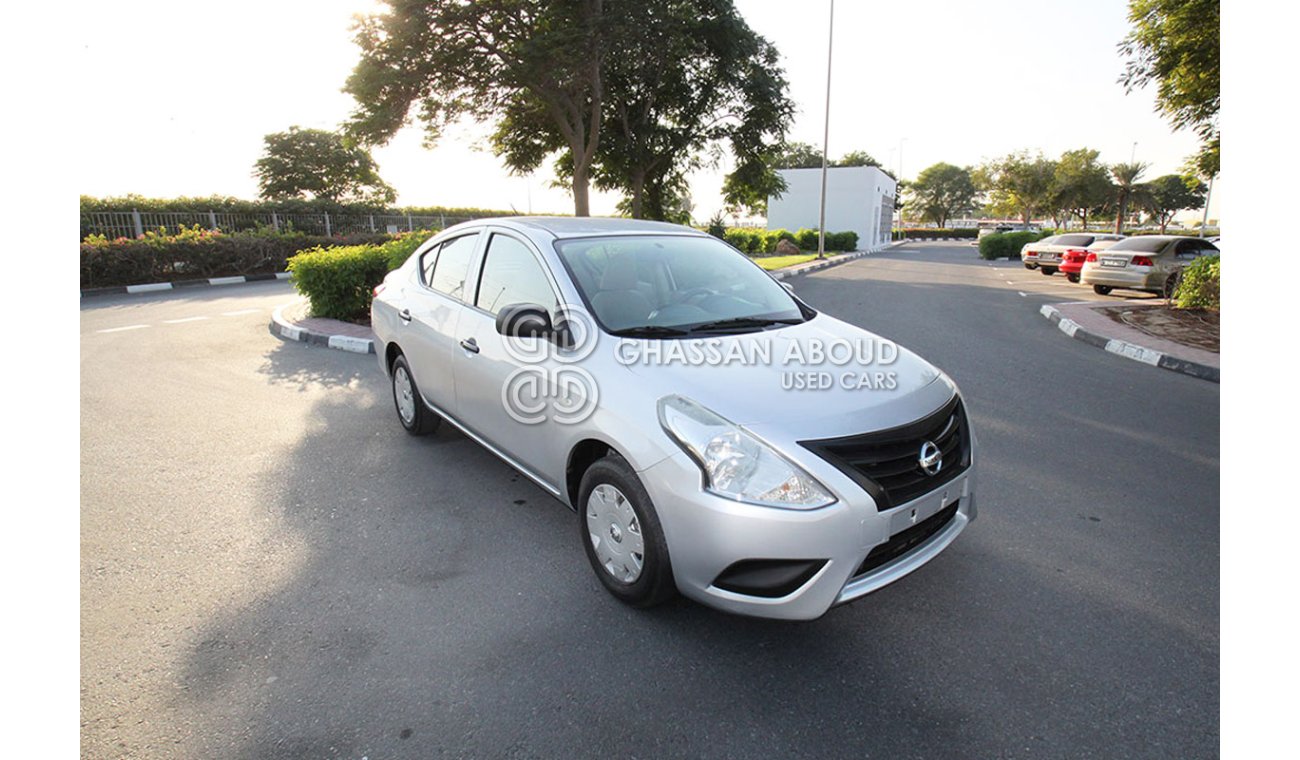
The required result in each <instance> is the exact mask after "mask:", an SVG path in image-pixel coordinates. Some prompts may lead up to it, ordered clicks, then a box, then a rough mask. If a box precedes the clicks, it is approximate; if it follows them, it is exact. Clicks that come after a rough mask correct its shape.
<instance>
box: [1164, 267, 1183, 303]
mask: <svg viewBox="0 0 1300 760" xmlns="http://www.w3.org/2000/svg"><path fill="white" fill-rule="evenodd" d="M1182 279H1183V272H1182V270H1181V269H1180V270H1178V271H1177V272H1174V273H1173V274H1171V275H1169V279H1167V280H1165V288H1164V292H1163V293H1162V294H1161V295H1163V296H1164V297H1165V298H1173V297H1174V291H1176V290H1178V283H1180V282H1182Z"/></svg>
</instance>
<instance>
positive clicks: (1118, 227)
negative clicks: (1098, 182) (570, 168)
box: [1115, 193, 1128, 235]
mask: <svg viewBox="0 0 1300 760" xmlns="http://www.w3.org/2000/svg"><path fill="white" fill-rule="evenodd" d="M1127 207H1128V193H1120V196H1119V213H1117V214H1115V234H1116V235H1120V234H1123V232H1124V212H1125V211H1126V210H1127Z"/></svg>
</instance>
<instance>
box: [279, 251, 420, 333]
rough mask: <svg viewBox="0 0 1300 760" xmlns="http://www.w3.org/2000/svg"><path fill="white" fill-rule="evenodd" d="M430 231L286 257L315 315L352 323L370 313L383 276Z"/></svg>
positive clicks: (394, 267)
mask: <svg viewBox="0 0 1300 760" xmlns="http://www.w3.org/2000/svg"><path fill="white" fill-rule="evenodd" d="M432 234H433V233H431V232H429V231H427V230H421V231H419V232H412V233H409V234H406V235H402V236H399V237H397V238H394V239H393V240H390V241H388V242H387V243H383V244H381V245H349V246H335V247H333V248H324V247H318V248H313V249H311V250H307V251H303V252H301V253H299V254H298V255H296V256H294V257H293V258H291V259H289V271H290V272H292V273H293V278H292V279H293V284H294V286H295V287H297V288H298V292H300V293H302V294H303V295H305V296H307V300H308V301H310V302H311V313H312V316H314V317H328V318H330V319H343V320H348V321H352V322H357V321H362V320H364V319H365V318H366V317H368V316H369V315H370V299H371V298H372V294H373V291H374V289H375V286H376V285H378V284H379V283H381V282H383V280H384V275H386V274H388V273H389V272H391V271H392V270H394V269H396V268H398V267H400V266H401V265H402V264H403V262H405V261H406V260H407V259H408V258H410V256H411V254H412V253H414V252H415V249H416V248H419V247H420V244H421V243H423V242H424V241H426V240H428V239H429V237H430V235H432Z"/></svg>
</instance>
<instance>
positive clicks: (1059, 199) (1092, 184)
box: [1053, 148, 1115, 228]
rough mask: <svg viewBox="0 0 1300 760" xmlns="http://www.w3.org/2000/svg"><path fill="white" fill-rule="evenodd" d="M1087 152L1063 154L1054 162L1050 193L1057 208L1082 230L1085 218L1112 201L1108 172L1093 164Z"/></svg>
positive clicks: (1094, 157) (1092, 154)
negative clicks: (1071, 218)
mask: <svg viewBox="0 0 1300 760" xmlns="http://www.w3.org/2000/svg"><path fill="white" fill-rule="evenodd" d="M1100 156H1101V153H1100V152H1099V151H1095V150H1093V149H1091V148H1079V149H1077V150H1067V151H1065V152H1064V153H1062V154H1061V157H1060V158H1059V159H1057V161H1056V170H1055V172H1054V174H1053V193H1054V195H1055V201H1056V204H1057V206H1058V207H1059V208H1061V209H1063V210H1065V211H1067V212H1069V213H1070V214H1074V215H1075V216H1077V217H1079V221H1080V222H1082V223H1083V226H1084V227H1085V228H1086V227H1087V226H1088V215H1089V214H1090V213H1095V212H1097V211H1100V210H1101V209H1102V208H1103V207H1104V206H1105V205H1106V204H1107V203H1109V202H1110V200H1111V199H1112V198H1113V197H1114V194H1115V188H1114V185H1113V184H1111V181H1110V168H1109V167H1108V166H1106V165H1105V164H1103V163H1102V162H1101V161H1099V160H1097V159H1098V158H1099V157H1100Z"/></svg>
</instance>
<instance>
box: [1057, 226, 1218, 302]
mask: <svg viewBox="0 0 1300 760" xmlns="http://www.w3.org/2000/svg"><path fill="white" fill-rule="evenodd" d="M1218 252H1219V249H1218V248H1216V247H1215V246H1214V244H1213V243H1211V242H1210V241H1208V240H1202V239H1201V238H1189V237H1180V236H1177V235H1143V236H1141V237H1131V238H1128V239H1126V240H1121V241H1119V242H1118V243H1116V244H1115V245H1113V246H1111V247H1110V248H1108V249H1106V250H1104V251H1098V252H1089V253H1088V257H1087V259H1086V260H1085V261H1084V263H1083V272H1082V273H1081V278H1082V281H1083V284H1084V285H1091V286H1092V290H1093V292H1095V293H1097V294H1098V295H1103V296H1104V295H1108V294H1109V293H1110V292H1111V291H1112V290H1114V289H1116V288H1119V289H1123V290H1141V291H1144V292H1147V293H1155V294H1156V295H1170V294H1171V293H1173V290H1174V287H1175V286H1176V285H1177V284H1178V276H1179V274H1180V273H1181V272H1182V270H1183V267H1185V266H1187V265H1188V264H1190V263H1192V262H1193V261H1195V260H1196V258H1197V257H1198V256H1209V255H1216V254H1218Z"/></svg>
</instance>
